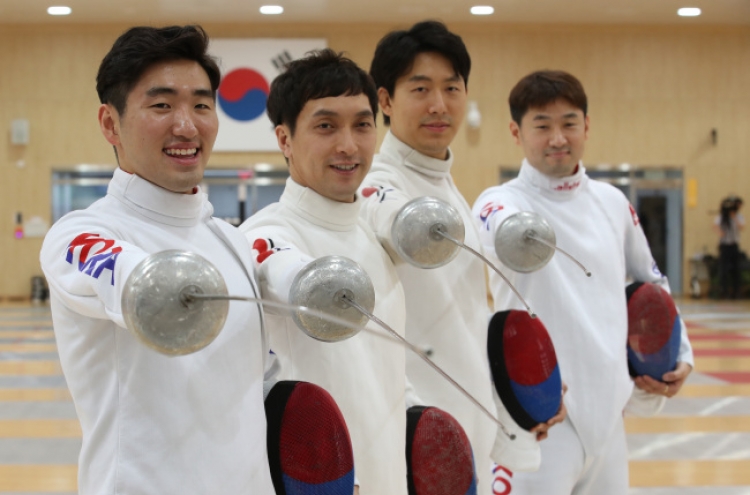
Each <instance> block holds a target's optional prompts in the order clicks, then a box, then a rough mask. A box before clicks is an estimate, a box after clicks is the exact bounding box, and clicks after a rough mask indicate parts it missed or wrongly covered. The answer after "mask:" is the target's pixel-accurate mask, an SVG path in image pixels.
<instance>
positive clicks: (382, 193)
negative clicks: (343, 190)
mask: <svg viewBox="0 0 750 495" xmlns="http://www.w3.org/2000/svg"><path fill="white" fill-rule="evenodd" d="M391 191H393V189H392V188H385V187H383V186H369V187H365V188H363V189H362V196H363V197H365V198H369V197H371V196H372V195H373V194H374V195H375V196H376V197H377V198H380V199H378V203H382V202H383V201H385V198H386V195H387V194H388V193H389V192H391Z"/></svg>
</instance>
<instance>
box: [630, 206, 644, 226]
mask: <svg viewBox="0 0 750 495" xmlns="http://www.w3.org/2000/svg"><path fill="white" fill-rule="evenodd" d="M628 208H630V216H631V217H633V225H635V226H638V224H639V223H641V220H640V219H639V218H638V213H636V212H635V208H633V205H628Z"/></svg>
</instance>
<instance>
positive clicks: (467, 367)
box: [360, 131, 497, 493]
mask: <svg viewBox="0 0 750 495" xmlns="http://www.w3.org/2000/svg"><path fill="white" fill-rule="evenodd" d="M452 164H453V155H452V153H451V154H450V156H449V158H448V159H447V160H438V159H435V158H430V157H428V156H426V155H423V154H421V153H419V152H417V151H416V150H414V149H413V148H411V147H409V146H408V145H406V144H405V143H403V142H401V141H399V140H398V139H397V138H396V137H395V136H394V135H393V134H391V133H390V131H389V132H388V133H387V134H386V136H385V139H384V141H383V144H382V145H381V147H380V153H379V154H377V155H375V159H374V161H373V165H372V169H371V170H370V173H369V174H368V175H367V177H366V178H365V180H364V182H363V187H362V188H361V189H360V192H361V194H362V196H364V197H365V198H366V199H365V200H364V202H363V203H364V204H363V207H362V216H363V218H364V219H365V220H366V221H367V223H368V224H369V225H371V226H372V228H373V229H374V230H375V232H376V234H377V236H378V239H379V240H380V242H381V243H382V244H383V245H384V246H385V247H386V248H387V249H388V250H389V253H391V256H392V257H393V259H394V261H395V263H396V267H397V270H398V274H399V277H400V278H401V282H402V283H403V285H404V292H405V293H406V337H407V339H409V340H410V341H411V342H412V343H414V344H416V345H418V346H420V347H421V348H422V349H424V350H429V351H431V359H432V360H433V361H435V362H436V363H437V364H438V365H439V366H441V367H442V368H443V369H444V370H445V371H447V372H448V374H450V375H451V376H452V377H453V378H454V379H455V380H456V381H457V382H458V383H459V384H461V385H462V386H463V387H464V388H466V389H467V390H468V391H469V392H470V393H471V394H472V395H473V396H474V397H475V398H477V399H478V400H479V401H480V402H481V403H482V404H483V405H484V406H485V407H486V408H487V409H489V410H490V412H492V413H493V414H494V413H495V406H494V404H493V400H492V389H491V387H492V384H491V380H490V371H489V364H488V360H487V324H488V321H489V314H490V313H489V307H488V304H487V290H486V281H485V268H484V263H483V262H482V261H481V260H479V259H478V258H477V257H475V256H474V255H472V254H471V253H469V252H468V251H466V250H461V251H460V252H459V253H458V256H457V257H456V258H455V259H454V260H453V261H451V262H450V263H448V264H446V265H444V266H442V267H439V268H434V269H420V268H416V267H414V266H412V265H409V264H407V263H405V262H404V261H403V260H400V259H399V258H398V256H397V255H396V254H395V251H394V248H393V245H392V242H391V225H392V224H393V220H394V218H395V216H396V214H397V212H398V211H399V210H400V209H401V207H402V206H403V205H404V204H406V203H407V202H408V201H410V200H412V199H414V198H418V197H421V196H432V197H435V198H438V199H441V200H443V201H445V202H446V203H448V204H450V205H452V206H453V207H454V208H456V209H457V210H458V212H459V213H460V214H461V218H462V219H463V221H464V224H465V228H466V238H465V243H466V244H467V245H468V246H470V247H471V248H473V249H476V250H480V249H481V246H480V242H479V235H478V233H477V229H476V227H475V226H474V223H473V222H472V219H471V209H470V208H469V205H468V204H467V203H466V200H465V199H464V198H463V196H462V195H461V193H460V192H459V191H458V189H457V188H456V185H455V184H454V183H453V179H452V178H451V175H450V170H451V166H452ZM446 242H447V241H446ZM406 363H407V374H408V377H409V380H410V381H411V383H412V385H413V386H414V391H415V392H416V395H417V396H419V398H420V399H421V400H422V401H423V402H424V403H425V404H427V405H430V406H436V407H439V408H441V409H443V410H445V411H447V412H448V413H450V414H451V415H452V416H454V417H455V418H456V419H457V420H458V422H459V423H460V424H461V426H463V428H464V430H465V431H466V434H467V435H468V437H469V440H470V441H471V445H472V448H473V450H474V458H475V461H476V464H477V474H478V476H479V490H480V491H479V493H489V492H490V489H491V488H490V483H491V481H490V468H489V464H490V460H489V453H490V450H491V448H492V444H493V441H494V438H495V434H496V432H497V427H496V426H495V423H494V422H492V420H490V419H489V418H487V416H485V415H484V414H483V413H482V412H481V411H480V410H479V409H478V408H477V407H476V406H475V405H474V404H472V403H471V402H469V400H468V399H466V397H464V396H463V395H462V394H461V393H460V392H459V391H457V390H456V389H455V388H454V387H453V386H452V385H451V384H450V383H449V382H447V381H446V380H445V379H443V378H442V377H441V376H440V375H438V374H437V373H436V372H435V370H433V369H432V368H430V367H429V366H428V365H427V364H425V363H424V361H422V360H421V359H420V358H419V357H418V356H416V355H414V354H412V353H409V354H408V355H407V357H406Z"/></svg>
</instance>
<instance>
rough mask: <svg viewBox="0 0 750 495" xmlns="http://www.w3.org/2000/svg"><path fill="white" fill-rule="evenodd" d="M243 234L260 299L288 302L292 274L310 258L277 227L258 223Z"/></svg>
mask: <svg viewBox="0 0 750 495" xmlns="http://www.w3.org/2000/svg"><path fill="white" fill-rule="evenodd" d="M244 234H245V237H246V238H247V240H248V242H249V243H250V246H251V247H252V258H253V268H254V270H255V274H256V277H257V279H258V285H259V286H260V291H261V295H262V297H263V299H267V300H269V301H273V302H280V303H288V302H289V291H290V290H291V288H292V282H294V278H295V277H296V276H297V274H298V273H299V272H300V271H301V270H302V269H303V268H304V267H305V266H306V265H307V264H308V263H310V262H311V261H313V258H312V257H311V256H309V255H307V254H306V253H304V252H302V251H301V250H300V249H299V248H297V246H295V245H294V244H293V243H292V242H291V241H290V240H288V238H287V237H286V236H285V235H284V232H283V231H281V230H280V229H277V228H272V227H260V228H257V229H252V230H249V231H247V232H245V233H244ZM264 310H265V311H266V312H267V313H269V314H276V315H283V316H286V315H288V314H289V312H288V311H285V310H282V309H277V308H274V307H271V306H266V307H264Z"/></svg>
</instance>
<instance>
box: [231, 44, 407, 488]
mask: <svg viewBox="0 0 750 495" xmlns="http://www.w3.org/2000/svg"><path fill="white" fill-rule="evenodd" d="M267 107H268V115H269V117H270V118H271V121H272V122H273V124H274V125H275V126H276V137H277V139H278V143H279V148H280V149H281V151H282V152H283V153H284V157H285V158H286V160H287V162H288V164H289V173H290V178H289V179H288V180H287V182H286V187H285V189H284V192H283V194H282V195H281V198H280V200H279V202H278V203H274V204H272V205H269V206H267V207H266V208H264V209H262V210H261V211H259V212H258V213H256V214H255V215H253V216H252V217H250V218H249V219H248V220H247V221H245V223H243V224H242V225H241V226H240V230H241V231H242V232H244V233H245V235H246V236H247V240H248V241H249V242H250V244H251V245H252V247H253V250H254V256H255V266H256V270H257V273H258V280H259V282H260V286H261V291H262V294H263V296H264V297H265V298H269V299H271V300H276V301H280V302H287V301H288V299H289V294H290V289H291V286H292V282H293V280H294V278H295V276H296V275H297V274H298V273H299V272H300V271H301V270H302V269H303V268H305V267H306V266H307V264H308V263H309V262H311V261H313V260H314V259H317V258H320V257H324V256H330V255H338V256H345V257H347V258H350V259H352V260H354V261H356V262H357V263H358V264H359V265H360V266H361V267H362V268H363V269H364V271H365V272H366V273H367V274H368V275H369V277H370V279H371V281H372V284H373V287H374V290H375V309H374V311H373V313H374V314H375V315H376V316H378V317H379V318H381V319H382V320H383V321H385V322H386V323H388V324H389V325H390V326H392V327H393V329H394V330H396V331H397V332H399V333H401V334H403V331H404V294H403V289H402V287H401V283H400V282H399V279H398V275H397V273H396V270H395V268H394V266H393V263H392V262H391V260H390V259H389V258H388V254H387V253H386V252H385V250H384V249H383V248H382V247H381V246H380V244H379V243H378V241H377V239H376V238H375V235H374V234H373V232H372V231H371V230H370V229H369V227H368V226H367V225H366V224H365V222H364V221H362V220H361V219H360V218H359V210H360V207H361V204H362V199H361V198H360V197H359V196H358V195H357V188H358V187H359V185H360V183H361V182H362V179H363V178H364V177H365V175H366V174H367V171H368V170H369V169H370V164H371V162H372V156H373V153H374V151H375V145H376V139H377V136H376V129H375V116H376V114H377V110H378V107H377V95H376V90H375V86H374V85H373V83H372V80H371V79H370V77H369V76H368V75H367V73H366V72H365V71H363V70H362V69H360V68H359V67H357V65H356V64H355V63H354V62H352V61H351V60H349V59H348V58H345V57H343V56H342V55H340V54H337V53H335V52H333V51H332V50H330V49H326V50H321V51H317V52H313V53H311V54H309V55H308V56H307V57H304V58H302V59H299V60H295V61H293V62H291V63H290V64H288V66H287V69H286V71H285V72H284V73H282V74H281V75H279V76H278V77H277V78H276V79H274V81H273V83H272V84H271V91H270V94H269V96H268V103H267ZM270 312H271V311H270V310H269V313H270ZM268 326H269V336H270V339H271V348H272V349H273V351H274V352H275V353H276V355H277V356H278V358H279V363H280V364H281V372H280V375H279V377H280V378H282V379H285V380H304V381H308V382H312V383H315V384H317V385H319V386H321V387H323V388H325V389H326V390H327V391H329V392H330V393H331V395H332V396H333V398H334V399H335V401H336V403H337V404H338V406H339V408H340V409H341V412H342V414H343V416H344V419H345V420H346V423H347V426H348V427H349V432H350V434H351V439H352V447H353V450H354V466H355V473H356V477H357V480H358V484H361V487H362V493H368V494H388V495H406V493H407V486H406V461H405V459H404V452H405V436H406V404H405V388H406V384H405V380H406V378H405V375H406V371H405V364H404V359H405V358H404V348H403V347H402V346H401V345H399V344H398V343H397V342H395V341H393V340H392V339H390V338H383V335H382V333H383V330H378V327H377V325H375V324H374V323H368V325H367V327H368V328H369V329H370V330H364V331H361V332H359V333H358V334H357V335H355V336H353V337H350V338H348V339H346V340H343V341H340V342H334V343H328V342H320V341H317V340H315V339H313V338H311V337H309V336H307V335H306V334H305V333H303V332H302V331H301V330H300V329H299V328H298V327H297V325H296V324H295V323H294V321H293V320H292V318H291V317H289V316H288V313H283V314H277V315H271V314H269V315H268ZM378 333H381V335H377V334H378Z"/></svg>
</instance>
